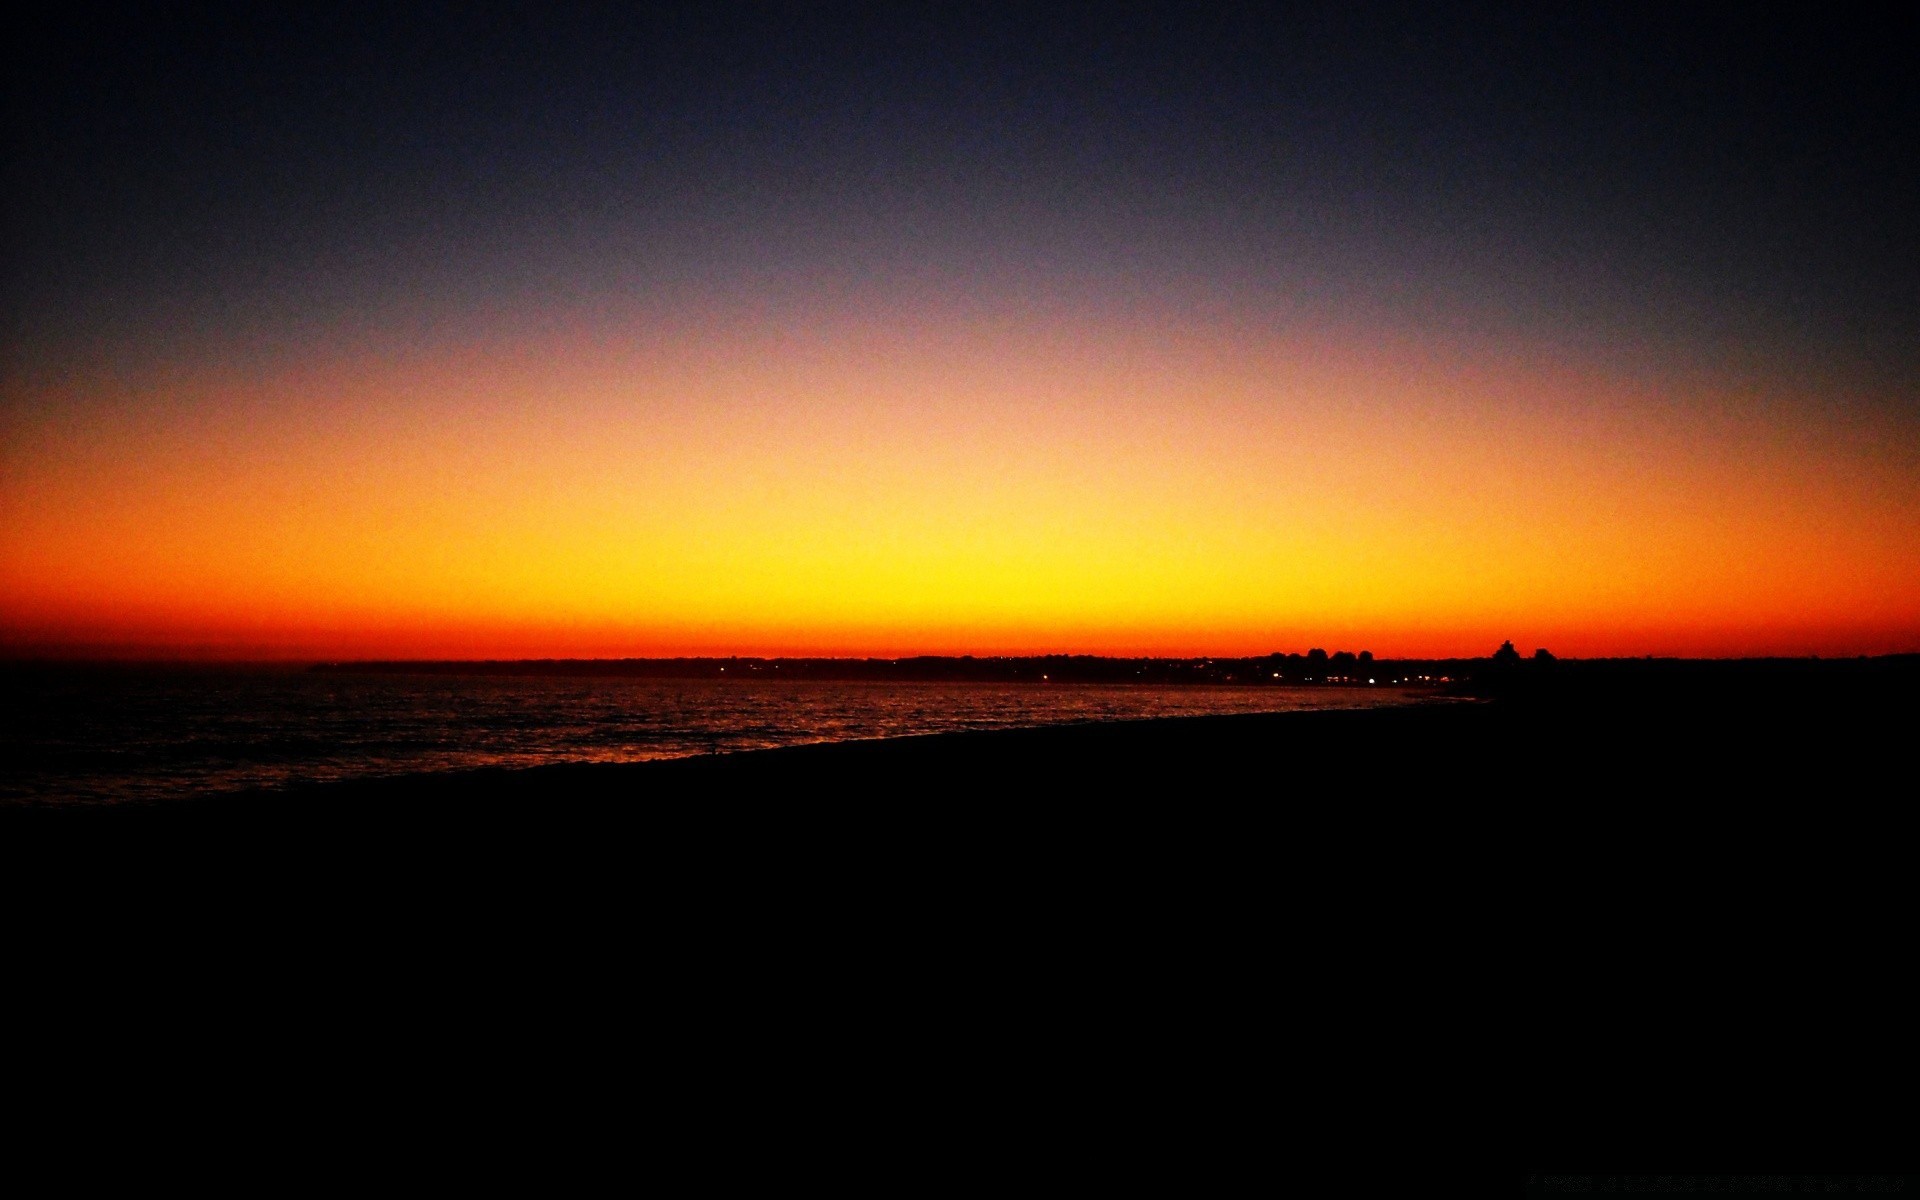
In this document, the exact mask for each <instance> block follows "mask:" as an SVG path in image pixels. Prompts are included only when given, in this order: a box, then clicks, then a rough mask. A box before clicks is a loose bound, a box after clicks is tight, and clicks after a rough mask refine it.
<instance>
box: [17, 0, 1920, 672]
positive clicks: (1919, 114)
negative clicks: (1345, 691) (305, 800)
mask: <svg viewBox="0 0 1920 1200" xmlns="http://www.w3.org/2000/svg"><path fill="white" fill-rule="evenodd" d="M257 7H258V6H247V7H238V6H235V7H224V6H187V7H181V6H159V5H131V6H125V7H119V8H115V7H108V8H101V9H94V10H91V11H88V12H80V13H69V12H59V13H53V14H43V15H42V16H41V18H39V19H40V20H41V21H42V24H41V26H39V27H29V28H26V29H24V30H22V36H21V37H19V38H17V39H16V40H15V44H14V45H13V46H12V48H11V49H10V50H9V51H7V53H8V54H9V55H10V59H9V63H8V77H9V82H8V87H9V93H8V101H7V139H6V141H7V145H6V156H7V157H6V178H5V182H6V187H7V193H8V202H7V205H6V211H5V221H6V225H5V230H6V233H5V264H4V265H5V293H4V322H5V324H4V354H5V358H4V379H3V381H0V652H7V653H14V654H47V653H54V654H64V653H74V654H126V655H141V656H145V655H161V656H178V655H186V656H195V655H210V656H217V657H269V658H283V657H308V656H311V657H359V656H379V657H412V656H429V657H446V656H488V657H507V656H511V657H520V656H549V655H555V656H585V655H647V654H683V653H696V654H715V653H717V654H727V653H742V654H780V653H794V654H811V653H833V654H901V653H995V652H1039V651H1069V652H1095V653H1137V652H1148V653H1168V654H1201V653H1211V654H1233V653H1264V652H1267V651H1270V650H1304V649H1306V648H1307V647H1308V646H1313V645H1322V646H1326V647H1328V648H1330V649H1331V648H1334V647H1335V646H1345V647H1349V648H1353V649H1360V648H1362V647H1365V648H1370V649H1372V650H1373V651H1374V652H1375V653H1377V654H1381V655H1392V654H1407V655H1415V654H1420V655H1427V654H1432V655H1447V654H1479V653H1485V652H1487V651H1489V650H1491V649H1492V647H1493V646H1495V645H1497V644H1498V643H1499V641H1500V640H1502V639H1505V638H1513V639H1514V640H1516V641H1517V642H1519V643H1520V644H1521V645H1522V648H1523V649H1531V648H1532V647H1534V646H1537V645H1545V646H1549V647H1551V648H1552V649H1553V650H1554V651H1555V652H1557V653H1561V654H1572V655H1605V654H1646V653H1654V654H1686V655H1703V654H1715V655H1718V654H1772V653H1782V654H1807V653H1818V654H1826V655H1839V654H1856V653H1882V652H1891V651H1916V650H1920V389H1917V388H1916V379H1920V376H1917V375H1916V368H1920V320H1916V317H1920V294H1917V292H1920V238H1917V237H1916V228H1917V226H1916V219H1915V218H1916V214H1920V104H1917V103H1916V82H1915V78H1914V75H1913V72H1912V71H1911V70H1910V69H1909V66H1908V63H1907V61H1906V60H1907V57H1908V55H1909V52H1910V47H1911V46H1912V45H1913V44H1914V43H1915V37H1914V35H1915V33H1916V30H1915V29H1914V24H1915V21H1914V18H1913V15H1912V14H1911V13H1908V14H1906V15H1905V16H1904V17H1902V18H1900V19H1899V20H1897V21H1895V20H1893V19H1892V18H1887V21H1888V23H1886V24H1879V25H1876V24H1874V23H1872V22H1873V21H1874V20H1878V19H1879V18H1869V17H1867V16H1865V15H1864V14H1863V13H1862V12H1860V11H1859V10H1856V9H1853V8H1844V7H1839V6H1821V7H1803V8H1794V9H1779V10H1760V9H1755V10H1753V11H1752V12H1751V13H1747V12H1743V13H1742V14H1741V17H1740V19H1741V20H1745V21H1748V22H1750V23H1748V24H1735V23H1732V22H1731V20H1730V19H1728V18H1724V17H1720V16H1718V15H1716V16H1715V19H1714V20H1712V21H1709V20H1707V19H1706V17H1705V16H1701V17H1690V16H1688V15H1686V14H1685V13H1684V12H1682V13H1680V14H1679V15H1677V16H1676V15H1675V13H1673V12H1668V13H1665V14H1663V15H1653V16H1635V17H1628V16H1625V15H1623V14H1622V13H1621V12H1619V11H1617V10H1615V9H1613V8H1611V7H1599V6H1594V7H1590V8H1584V9H1578V10H1574V11H1563V6H1538V5H1516V6H1511V7H1507V6H1453V5H1441V6H1418V7H1411V8H1397V7H1376V8H1367V9H1363V10H1360V11H1352V10H1350V8H1349V6H1331V5H1328V6H1308V7H1300V8H1295V9H1286V8H1272V7H1268V6H1254V7H1251V8H1241V7H1238V6H1235V7H1233V8H1230V9H1222V11H1223V12H1226V13H1228V14H1229V15H1224V16H1223V15H1220V14H1219V13H1214V14H1210V15H1205V16H1200V15H1196V13H1195V12H1194V11H1192V9H1191V6H1165V7H1161V6H1150V5H1098V6H1088V7H1084V8H1056V9H1049V10H1046V11H1045V12H1044V13H1040V14H1039V15H1035V14H1034V12H1033V11H1031V10H1030V9H1029V7H1028V6H1024V5H1023V6H1020V7H1019V9H1018V10H1016V9H1014V8H1013V7H1011V6H1008V7H1004V8H999V9H989V8H986V7H983V6H978V5H966V6H959V5H956V6H943V5H930V6H911V7H910V10H909V11H903V12H901V13H899V14H897V15H895V16H894V17H891V18H888V19H886V20H884V21H876V20H874V19H872V18H871V17H870V16H867V15H861V16H859V17H855V16H854V15H852V14H853V12H854V11H855V10H851V9H847V10H841V9H835V8H833V7H831V6H818V5H809V6H797V5H795V6H768V7H725V6H721V5H715V4H703V5H694V6H687V7H686V8H685V9H684V10H681V11H679V12H674V11H668V10H664V9H663V10H662V11H660V12H651V11H650V12H646V13H635V12H632V11H628V9H627V7H626V6H607V7H605V8H571V9H569V10H568V12H567V13H566V14H565V15H560V16H554V15H552V14H551V13H548V12H546V11H544V9H542V10H535V9H532V8H528V9H512V8H506V7H490V6H484V5H470V4H468V5H458V6H449V7H446V8H436V7H432V6H421V5H412V6H406V12H405V13H404V14H395V13H393V12H391V11H386V10H385V9H383V8H378V7H374V8H368V9H365V10H356V9H354V8H352V7H351V6H332V5H329V6H325V11H315V12H311V13H306V14H298V15H291V16H290V15H284V14H271V15H269V14H263V13H261V12H258V11H255V9H256V8H257ZM900 7H901V8H902V9H903V10H907V9H909V6H900ZM536 13H537V15H536Z"/></svg>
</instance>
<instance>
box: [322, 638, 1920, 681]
mask: <svg viewBox="0 0 1920 1200" xmlns="http://www.w3.org/2000/svg"><path fill="white" fill-rule="evenodd" d="M312 670H314V671H316V672H335V673H344V674H406V675H462V676H468V675H493V676H560V677H565V676H575V677H631V678H636V679H716V680H724V679H741V678H750V679H760V680H773V679H810V680H831V681H849V682H850V681H875V682H902V683H905V682H953V683H1101V684H1127V683H1141V684H1152V685H1156V686H1164V685H1169V684H1195V685H1213V686H1221V685H1231V686H1248V687H1275V686H1281V687H1296V686H1336V687H1342V686H1343V687H1431V688H1436V689H1446V690H1467V691H1476V692H1478V691H1485V690H1488V689H1492V690H1495V691H1508V690H1512V689H1514V688H1520V689H1522V690H1532V689H1534V688H1538V687H1550V688H1552V689H1553V690H1560V689H1563V688H1567V687H1573V688H1575V689H1578V688H1580V687H1582V686H1596V687H1602V688H1612V687H1617V686H1621V685H1631V684H1634V683H1640V684H1645V685H1657V684H1675V683H1680V684H1686V683H1720V682H1732V681H1736V680H1744V681H1752V682H1759V681H1765V680H1775V681H1804V680H1809V679H1816V678H1817V679H1827V680H1839V679H1842V678H1856V677H1857V678H1863V679H1865V678H1871V679H1873V680H1876V681H1890V680H1892V679H1894V678H1903V679H1914V680H1916V681H1920V654H1889V655H1878V656H1873V657H1867V656H1860V657H1856V658H1819V657H1807V658H1722V659H1706V658H1655V657H1651V656H1649V657H1645V658H1590V659H1563V658H1557V657H1555V656H1553V655H1552V654H1550V653H1548V652H1547V651H1545V650H1536V651H1535V652H1534V653H1533V655H1532V656H1531V657H1523V656H1521V655H1520V653H1519V652H1518V651H1516V650H1514V649H1513V648H1512V643H1507V644H1506V645H1504V646H1502V647H1501V648H1500V650H1498V651H1496V652H1494V653H1493V654H1490V655H1487V656H1485V657H1480V658H1375V657H1374V656H1373V655H1372V654H1370V653H1368V652H1366V651H1361V652H1359V653H1352V652H1349V651H1344V650H1341V651H1335V652H1333V653H1331V654H1329V653H1327V652H1325V651H1321V650H1310V651H1308V652H1306V653H1305V654H1300V653H1284V654H1283V653H1275V654H1268V655H1261V656H1258V657H1244V658H1230V657H1199V658H1167V657H1109V656H1105V655H1093V654H1053V655H1019V656H1013V655H1009V656H993V655H983V656H974V655H959V656H951V655H915V656H909V657H901V658H761V657H749V656H741V657H727V658H718V657H712V658H706V657H701V658H694V657H687V658H617V659H607V658H578V659H566V658H559V659H556V658H542V659H435V660H407V659H398V660H377V661H341V662H327V663H320V664H316V665H315V666H314V667H313V668H312Z"/></svg>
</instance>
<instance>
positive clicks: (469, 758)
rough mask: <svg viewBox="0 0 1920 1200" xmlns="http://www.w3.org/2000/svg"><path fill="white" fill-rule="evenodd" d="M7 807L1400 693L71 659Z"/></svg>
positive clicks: (38, 701) (12, 781) (41, 706)
mask: <svg viewBox="0 0 1920 1200" xmlns="http://www.w3.org/2000/svg"><path fill="white" fill-rule="evenodd" d="M0 678H3V679H4V682H5V685H6V690H7V691H8V692H10V693H12V697H11V698H12V700H13V703H12V704H10V705H9V707H11V708H12V709H13V711H14V713H15V714H16V715H15V716H14V717H13V718H12V719H11V721H10V722H8V723H6V725H5V727H4V729H3V730H0V801H7V800H11V801H16V802H18V801H22V800H29V801H31V800H77V801H94V802H101V801H118V800H148V799H159V798H165V797H171V796H181V795H189V794H196V793H204V792H210V791H226V790H236V789H241V788H253V787H278V786H283V785H286V784H290V783H297V782H304V781H309V780H329V779H344V778H352V777H358V776H369V775H392V774H403V773H409V772H416V771H448V770H458V769H461V768H467V767H479V766H534V765H537V764H541V763H554V762H638V761H642V760H646V759H656V758H673V757H678V756H681V755H689V754H706V753H712V752H717V751H733V750H749V749H758V748H763V747H770V746H788V745H796V744H799V743H804V742H827V741H845V740H850V739H856V738H877V737H897V736H901V735H905V734H917V733H936V732H944V731H950V730H964V729H992V728H999V727H1006V726H1023V725H1025V726H1032V725H1052V724H1061V723H1067V722H1079V721H1110V720H1119V719H1124V718H1128V717H1155V716H1176V715H1199V714H1206V713H1233V712H1281V711H1290V710H1298V709H1310V708H1368V707H1377V706H1381V705H1388V704H1399V703H1405V702H1407V701H1408V700H1409V698H1410V697H1409V696H1408V695H1407V693H1405V692H1402V691H1400V690H1398V689H1393V688H1364V689H1350V688H1298V689H1295V688H1282V687H1273V688H1234V687H1128V686H1110V685H1090V684H1089V685H1082V684H1051V685H1042V684H1011V685H1009V684H964V683H910V684H898V683H835V682H824V681H801V682H762V681H759V680H753V681H747V680H742V681H739V682H734V681H731V680H728V681H707V680H656V679H541V678H487V677H472V676H468V677H458V676H435V675H344V674H325V675H320V674H312V673H308V672H305V671H297V670H282V669H266V668H260V669H212V668H199V669H180V668H133V667H120V668H73V669H62V670H43V669H32V670H24V671H12V672H9V673H7V674H6V675H5V676H4V677H0Z"/></svg>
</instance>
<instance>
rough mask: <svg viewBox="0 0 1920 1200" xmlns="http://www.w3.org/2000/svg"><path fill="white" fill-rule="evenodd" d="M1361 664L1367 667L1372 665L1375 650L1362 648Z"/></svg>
mask: <svg viewBox="0 0 1920 1200" xmlns="http://www.w3.org/2000/svg"><path fill="white" fill-rule="evenodd" d="M1360 665H1361V666H1365V667H1370V666H1372V665H1373V651H1371V650H1362V651H1361V652H1360Z"/></svg>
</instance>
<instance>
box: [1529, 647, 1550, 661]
mask: <svg viewBox="0 0 1920 1200" xmlns="http://www.w3.org/2000/svg"><path fill="white" fill-rule="evenodd" d="M1533 661H1535V662H1537V663H1550V662H1553V661H1554V657H1553V655H1552V654H1550V653H1548V652H1547V648H1546V647H1545V646H1542V647H1540V648H1539V649H1538V650H1535V651H1534V652H1533Z"/></svg>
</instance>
